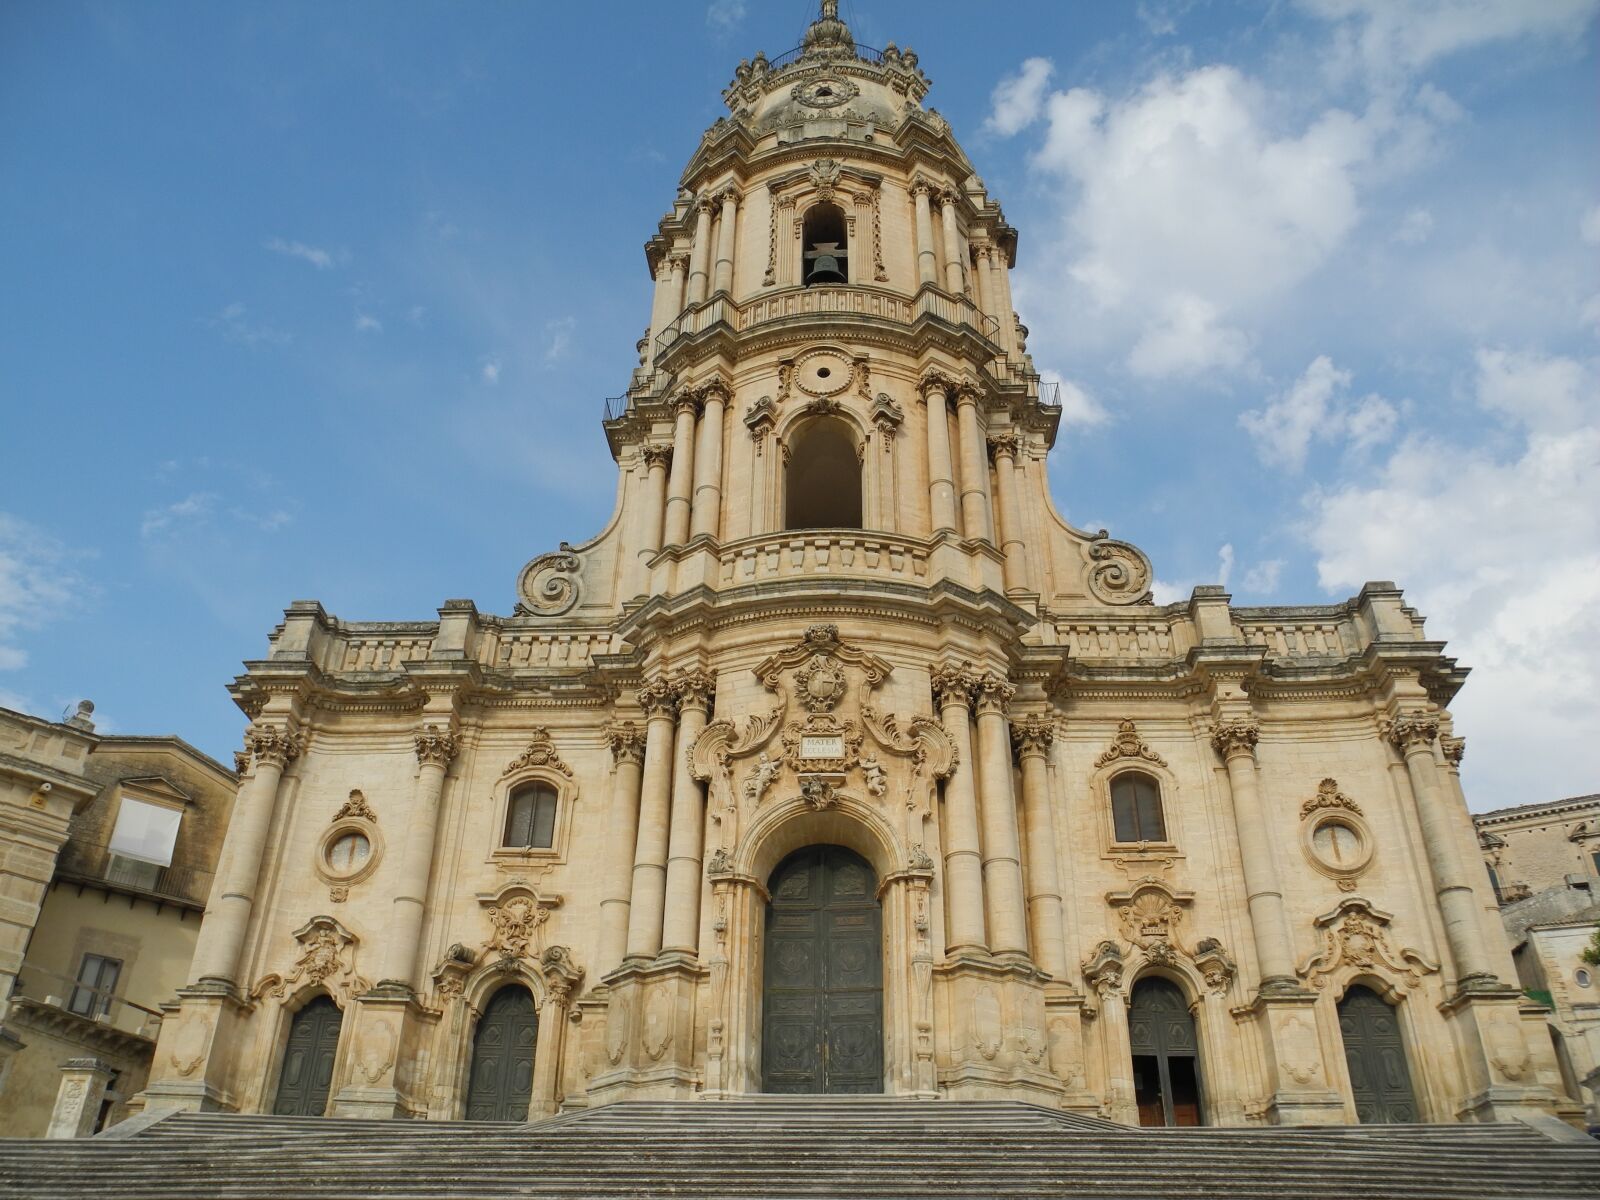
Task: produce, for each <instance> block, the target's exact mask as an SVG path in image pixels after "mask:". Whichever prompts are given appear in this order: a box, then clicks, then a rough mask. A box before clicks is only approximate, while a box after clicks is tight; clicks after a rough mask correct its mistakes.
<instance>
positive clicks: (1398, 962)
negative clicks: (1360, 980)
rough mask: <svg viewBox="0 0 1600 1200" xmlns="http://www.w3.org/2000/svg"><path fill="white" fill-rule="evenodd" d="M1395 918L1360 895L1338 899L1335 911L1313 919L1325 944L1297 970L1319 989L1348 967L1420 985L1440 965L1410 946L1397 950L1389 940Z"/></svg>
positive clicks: (1303, 977)
mask: <svg viewBox="0 0 1600 1200" xmlns="http://www.w3.org/2000/svg"><path fill="white" fill-rule="evenodd" d="M1393 919H1394V918H1393V914H1391V913H1386V912H1384V911H1383V910H1382V909H1380V908H1377V907H1375V906H1374V905H1373V904H1372V903H1370V902H1369V901H1367V900H1363V899H1362V898H1361V897H1359V896H1351V897H1349V898H1348V899H1345V900H1341V901H1339V903H1338V905H1337V906H1336V907H1335V908H1334V909H1333V911H1332V912H1328V913H1324V914H1323V915H1322V916H1320V917H1318V918H1317V919H1316V921H1315V922H1314V924H1315V925H1316V927H1317V929H1318V931H1319V932H1320V934H1321V936H1322V946H1321V948H1320V949H1319V950H1318V951H1317V952H1316V953H1315V954H1313V955H1312V956H1311V957H1310V958H1309V959H1307V960H1306V962H1305V963H1304V965H1302V966H1301V967H1299V968H1298V969H1297V972H1296V973H1297V974H1298V975H1299V976H1300V978H1302V979H1304V980H1305V981H1306V982H1307V983H1309V984H1311V986H1312V987H1315V988H1318V989H1321V988H1326V987H1327V986H1328V980H1329V979H1330V978H1332V977H1333V975H1334V974H1335V973H1337V972H1339V971H1341V970H1343V969H1347V968H1348V969H1350V970H1353V971H1376V972H1378V973H1379V974H1382V975H1387V976H1389V977H1391V978H1398V979H1399V980H1401V981H1403V982H1404V983H1405V984H1406V985H1407V986H1409V987H1417V986H1418V985H1419V984H1420V983H1421V982H1422V976H1424V975H1431V974H1433V973H1434V972H1436V971H1437V970H1438V969H1439V964H1438V963H1436V962H1432V961H1431V960H1429V959H1428V958H1427V957H1426V956H1424V955H1423V954H1421V953H1420V952H1418V951H1416V950H1412V949H1410V948H1402V949H1400V950H1399V951H1396V950H1395V949H1394V947H1393V946H1392V945H1391V944H1390V941H1389V922H1390V921H1392V920H1393Z"/></svg>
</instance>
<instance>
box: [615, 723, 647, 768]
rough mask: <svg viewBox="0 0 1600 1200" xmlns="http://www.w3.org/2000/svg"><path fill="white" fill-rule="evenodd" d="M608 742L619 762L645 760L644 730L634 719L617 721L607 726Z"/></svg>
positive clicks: (640, 761)
mask: <svg viewBox="0 0 1600 1200" xmlns="http://www.w3.org/2000/svg"><path fill="white" fill-rule="evenodd" d="M606 744H607V745H609V746H610V747H611V757H612V758H613V759H615V760H616V761H617V762H618V763H625V762H631V763H642V762H644V730H643V729H641V728H639V726H637V725H635V724H634V723H633V722H632V721H615V722H613V723H612V724H610V725H607V726H606Z"/></svg>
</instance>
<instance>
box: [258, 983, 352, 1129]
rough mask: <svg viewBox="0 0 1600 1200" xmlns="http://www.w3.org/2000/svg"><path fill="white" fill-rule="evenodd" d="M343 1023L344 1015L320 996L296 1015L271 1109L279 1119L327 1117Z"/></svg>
mask: <svg viewBox="0 0 1600 1200" xmlns="http://www.w3.org/2000/svg"><path fill="white" fill-rule="evenodd" d="M343 1023H344V1014H343V1013H342V1012H340V1011H339V1006H338V1005H337V1004H335V1003H334V1002H333V1000H332V998H331V997H329V996H317V997H315V998H314V999H312V1000H311V1001H310V1003H308V1004H307V1005H306V1006H305V1007H304V1008H302V1009H301V1010H300V1011H299V1012H297V1013H295V1015H294V1021H293V1022H292V1023H291V1024H290V1025H289V1044H288V1045H287V1046H285V1047H284V1051H283V1071H282V1072H281V1073H280V1074H279V1076H278V1096H277V1099H276V1100H275V1101H274V1102H273V1105H272V1111H273V1112H274V1113H276V1114H277V1115H278V1116H280V1117H320V1116H324V1115H326V1113H327V1111H328V1088H329V1086H330V1085H331V1084H332V1083H333V1064H334V1059H335V1058H337V1057H338V1053H339V1027H340V1026H341V1025H342V1024H343Z"/></svg>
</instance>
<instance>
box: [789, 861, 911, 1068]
mask: <svg viewBox="0 0 1600 1200" xmlns="http://www.w3.org/2000/svg"><path fill="white" fill-rule="evenodd" d="M767 890H768V892H769V894H770V896H771V899H770V900H769V902H768V904H767V911H766V929H765V932H764V936H763V942H764V952H763V962H764V970H763V973H762V997H761V1000H762V1022H761V1090H762V1091H764V1092H778V1093H787V1094H807V1093H843V1094H852V1093H854V1094H872V1093H878V1092H882V1091H883V1090H884V1055H883V913H882V906H881V905H880V903H879V901H878V897H877V891H878V876H877V872H875V871H874V870H873V869H872V865H871V864H870V863H869V862H867V860H866V859H864V858H862V857H861V856H860V855H859V854H857V853H856V852H855V851H853V850H847V849H845V848H844V847H843V846H807V847H805V848H804V849H802V850H797V851H795V852H794V853H792V854H790V855H789V856H788V857H787V858H785V859H784V860H783V861H782V862H781V863H779V864H778V866H777V868H776V869H775V870H774V871H773V872H772V875H771V877H770V878H769V880H768V886H767Z"/></svg>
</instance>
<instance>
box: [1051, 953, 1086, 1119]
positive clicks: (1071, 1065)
mask: <svg viewBox="0 0 1600 1200" xmlns="http://www.w3.org/2000/svg"><path fill="white" fill-rule="evenodd" d="M1087 1002H1088V1000H1087V997H1085V996H1084V994H1083V993H1082V992H1080V991H1076V990H1074V989H1073V988H1071V987H1068V986H1067V985H1066V984H1063V983H1053V984H1048V985H1046V987H1045V990H1044V1012H1045V1036H1046V1038H1047V1039H1048V1041H1049V1046H1050V1056H1049V1063H1050V1071H1051V1073H1052V1074H1053V1075H1055V1077H1056V1078H1057V1079H1059V1080H1060V1081H1061V1086H1062V1088H1063V1089H1064V1091H1063V1093H1062V1097H1061V1100H1060V1101H1059V1103H1060V1104H1061V1106H1062V1107H1063V1108H1069V1109H1075V1110H1077V1111H1079V1112H1086V1113H1097V1112H1099V1110H1100V1101H1099V1098H1098V1097H1097V1096H1095V1094H1094V1093H1093V1092H1092V1091H1091V1090H1090V1089H1089V1073H1088V1067H1087V1065H1086V1064H1085V1061H1084V1057H1083V1054H1084V1051H1083V1018H1084V1006H1085V1005H1086V1004H1087Z"/></svg>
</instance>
